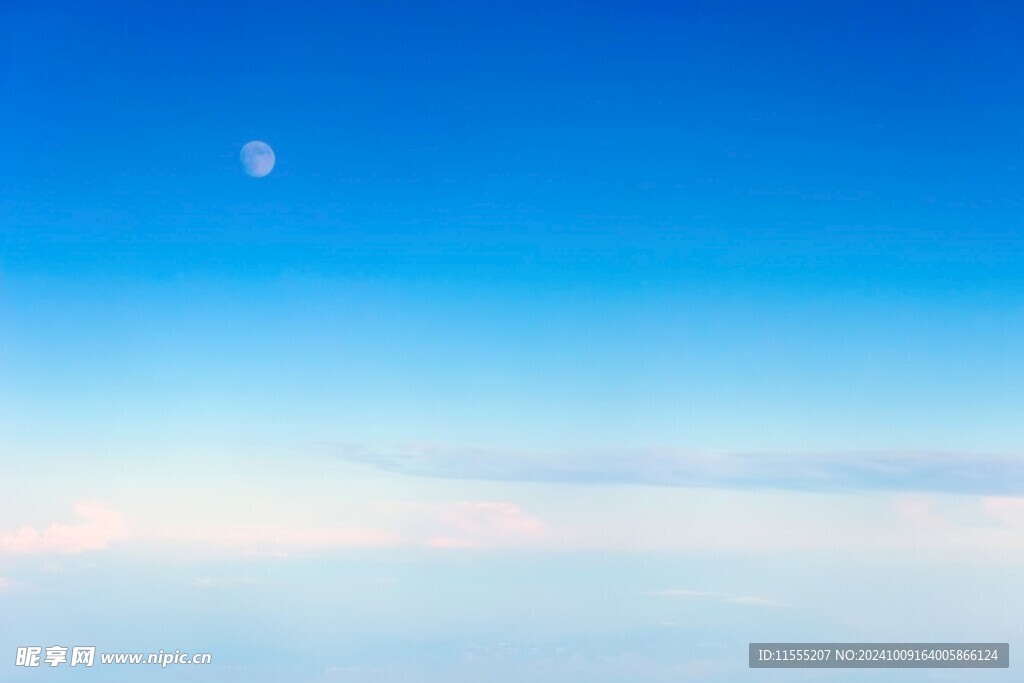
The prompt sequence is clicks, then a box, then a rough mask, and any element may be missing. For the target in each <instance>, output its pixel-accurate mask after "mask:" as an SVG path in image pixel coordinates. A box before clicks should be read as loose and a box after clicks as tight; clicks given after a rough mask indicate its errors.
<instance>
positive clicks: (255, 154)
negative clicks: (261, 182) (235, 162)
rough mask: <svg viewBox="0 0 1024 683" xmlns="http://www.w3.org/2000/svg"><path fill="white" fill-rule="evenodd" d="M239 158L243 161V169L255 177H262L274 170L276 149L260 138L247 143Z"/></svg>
mask: <svg viewBox="0 0 1024 683" xmlns="http://www.w3.org/2000/svg"><path fill="white" fill-rule="evenodd" d="M238 158H239V159H240V160H241V161H242V170H244V171H245V172H246V173H248V174H249V175H251V176H252V177H253V178H262V177H263V176H265V175H267V174H268V173H270V172H271V171H273V170H274V161H276V158H275V157H274V150H272V149H271V148H270V145H268V144H267V143H265V142H262V141H260V140H253V141H252V142H247V143H245V145H244V146H243V147H242V153H241V154H239V155H238Z"/></svg>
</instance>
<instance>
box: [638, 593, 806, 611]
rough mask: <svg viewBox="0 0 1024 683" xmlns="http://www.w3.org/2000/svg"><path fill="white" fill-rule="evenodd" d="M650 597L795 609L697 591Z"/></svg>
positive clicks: (768, 601) (762, 600) (748, 597)
mask: <svg viewBox="0 0 1024 683" xmlns="http://www.w3.org/2000/svg"><path fill="white" fill-rule="evenodd" d="M647 596H648V597H656V598H674V599H683V600H712V601H715V602H724V603H728V604H730V605H751V606H754V607H771V608H776V609H793V606H792V605H787V604H786V603H784V602H779V601H777V600H771V599H769V598H763V597H759V596H754V595H733V594H730V593H719V592H715V591H695V590H683V589H676V588H670V589H667V590H661V591H655V592H653V593H647Z"/></svg>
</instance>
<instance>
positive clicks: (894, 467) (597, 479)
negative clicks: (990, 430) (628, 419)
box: [335, 444, 1024, 496]
mask: <svg viewBox="0 0 1024 683" xmlns="http://www.w3.org/2000/svg"><path fill="white" fill-rule="evenodd" d="M335 454H336V455H337V456H338V457H340V458H342V459H343V460H345V461H347V462H350V463H354V464H357V465H362V466H367V467H371V468H374V469H377V470H380V471H384V472H391V473H396V474H403V475H409V476H416V477H432V478H439V479H475V480H492V481H523V482H546V483H565V484H635V485H647V486H680V487H705V488H727V489H743V490H752V489H781V490H800V491H818V492H827V491H837V492H842V491H863V490H869V491H892V492H931V493H962V494H978V495H992V496H1013V495H1021V494H1024V457H1020V456H1006V455H974V454H965V453H932V452H849V453H812V454H782V453H733V454H699V453H698V454H695V453H687V452H684V451H678V450H668V449H665V450H641V449H635V450H616V451H611V450H609V451H588V452H571V453H515V452H508V451H498V450H489V449H474V448H451V447H443V446H429V445H428V446H424V445H415V444H414V445H405V446H396V447H392V448H371V447H366V446H343V447H340V448H337V449H336V450H335Z"/></svg>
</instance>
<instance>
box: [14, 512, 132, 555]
mask: <svg viewBox="0 0 1024 683" xmlns="http://www.w3.org/2000/svg"><path fill="white" fill-rule="evenodd" d="M75 512H76V513H77V514H78V516H79V518H80V521H79V522H77V523H72V524H64V523H55V524H51V525H50V526H48V527H46V528H45V529H42V530H40V529H38V528H36V527H31V526H25V527H22V528H20V529H18V530H16V531H12V532H8V533H0V554H10V555H36V554H45V553H57V554H72V553H82V552H86V551H89V550H100V549H103V548H106V547H107V546H109V545H110V544H111V543H113V542H115V541H119V540H122V539H125V538H127V536H128V533H127V530H126V527H125V523H124V519H123V517H122V516H121V515H120V513H118V512H116V511H114V510H111V509H109V508H107V507H105V506H103V505H101V504H99V503H93V502H90V503H79V504H78V505H76V506H75Z"/></svg>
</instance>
